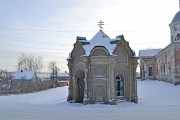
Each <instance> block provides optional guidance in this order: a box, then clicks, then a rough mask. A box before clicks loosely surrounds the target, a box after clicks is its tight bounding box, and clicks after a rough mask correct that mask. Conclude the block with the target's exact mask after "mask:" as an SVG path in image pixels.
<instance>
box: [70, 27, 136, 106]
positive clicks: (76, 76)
mask: <svg viewBox="0 0 180 120" xmlns="http://www.w3.org/2000/svg"><path fill="white" fill-rule="evenodd" d="M137 59H138V58H137V57H135V53H134V51H133V50H132V49H131V48H130V47H129V43H128V42H127V41H126V40H125V39H124V37H123V35H120V36H117V37H116V38H115V39H111V38H109V37H108V36H107V35H106V34H105V33H104V32H103V31H102V30H100V31H98V32H97V34H96V35H95V36H94V37H93V38H92V39H91V40H86V38H85V37H77V39H76V43H75V44H74V48H73V50H72V52H71V53H70V55H69V58H68V59H67V60H68V67H69V76H70V81H69V95H68V98H67V101H69V102H77V103H83V104H88V103H96V102H102V103H107V104H112V105H114V104H116V102H118V101H120V100H127V101H131V102H135V103H137V102H138V96H137V81H136V67H137Z"/></svg>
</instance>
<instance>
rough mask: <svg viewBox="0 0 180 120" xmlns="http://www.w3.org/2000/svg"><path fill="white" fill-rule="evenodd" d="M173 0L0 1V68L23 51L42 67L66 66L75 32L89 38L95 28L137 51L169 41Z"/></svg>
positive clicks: (10, 64)
mask: <svg viewBox="0 0 180 120" xmlns="http://www.w3.org/2000/svg"><path fill="white" fill-rule="evenodd" d="M178 11H179V1H178V0H0V55H1V56H0V69H3V70H4V69H6V70H8V71H14V70H16V69H17V67H16V64H17V59H18V56H20V55H21V54H22V53H25V54H31V55H34V56H42V57H43V64H44V67H43V71H48V68H47V66H48V64H49V62H51V61H53V60H54V61H56V62H57V63H58V67H59V68H60V70H61V71H65V70H68V68H67V61H66V58H67V57H68V54H69V52H70V51H71V50H72V48H73V44H74V43H75V42H76V36H84V37H86V38H87V39H88V40H90V39H91V38H92V37H93V36H94V35H95V34H96V33H97V32H98V31H99V28H98V26H97V23H98V21H100V20H102V21H104V23H105V26H104V29H103V31H104V32H105V33H106V34H107V35H108V36H109V37H110V38H115V37H116V36H117V35H121V34H123V35H124V36H125V39H126V41H128V42H129V44H130V47H131V48H132V49H134V50H135V51H136V54H137V55H138V51H139V50H140V49H147V48H164V47H166V46H167V45H168V44H169V43H170V29H169V23H170V22H171V20H172V19H173V17H174V15H175V14H176V13H177V12H178Z"/></svg>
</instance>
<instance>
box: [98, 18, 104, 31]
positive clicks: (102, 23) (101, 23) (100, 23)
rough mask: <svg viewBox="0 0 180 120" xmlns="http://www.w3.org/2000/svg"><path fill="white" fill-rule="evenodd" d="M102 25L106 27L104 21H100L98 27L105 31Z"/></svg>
mask: <svg viewBox="0 0 180 120" xmlns="http://www.w3.org/2000/svg"><path fill="white" fill-rule="evenodd" d="M102 25H104V22H103V21H102V20H100V21H99V22H98V26H99V28H100V30H102V29H103V27H102Z"/></svg>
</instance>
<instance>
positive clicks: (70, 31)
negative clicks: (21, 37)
mask: <svg viewBox="0 0 180 120" xmlns="http://www.w3.org/2000/svg"><path fill="white" fill-rule="evenodd" d="M0 29H11V30H18V31H32V32H61V33H74V32H97V31H93V30H92V31H91V30H90V31H89V30H87V31H86V30H84V31H81V30H67V31H66V30H50V29H29V28H10V27H0ZM147 31H160V32H161V31H163V30H157V29H154V30H153V29H149V30H148V29H146V30H144V29H143V30H131V31H129V30H127V31H126V30H118V31H113V30H112V31H106V32H147Z"/></svg>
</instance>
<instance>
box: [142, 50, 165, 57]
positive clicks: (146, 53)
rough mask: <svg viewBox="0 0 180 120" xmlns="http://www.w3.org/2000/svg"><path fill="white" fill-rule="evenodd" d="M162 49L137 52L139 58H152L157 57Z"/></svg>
mask: <svg viewBox="0 0 180 120" xmlns="http://www.w3.org/2000/svg"><path fill="white" fill-rule="evenodd" d="M161 50H162V49H147V50H139V57H153V56H155V55H157V54H158V53H159V52H160V51H161Z"/></svg>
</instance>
